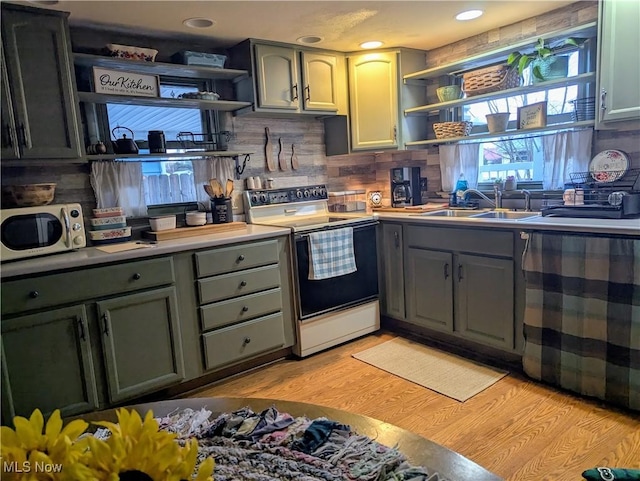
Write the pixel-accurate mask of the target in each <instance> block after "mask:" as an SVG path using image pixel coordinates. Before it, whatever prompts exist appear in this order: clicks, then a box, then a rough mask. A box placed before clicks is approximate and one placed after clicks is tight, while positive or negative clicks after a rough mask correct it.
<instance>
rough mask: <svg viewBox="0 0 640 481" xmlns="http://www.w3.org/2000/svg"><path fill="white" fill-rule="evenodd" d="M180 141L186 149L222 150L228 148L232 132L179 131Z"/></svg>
mask: <svg viewBox="0 0 640 481" xmlns="http://www.w3.org/2000/svg"><path fill="white" fill-rule="evenodd" d="M177 137H178V142H180V145H181V146H182V147H183V148H184V149H185V150H188V151H189V150H196V151H203V150H204V151H207V152H212V151H221V150H227V149H228V143H229V140H230V139H231V132H227V131H224V132H211V133H197V134H194V133H193V132H179V133H178V136H177Z"/></svg>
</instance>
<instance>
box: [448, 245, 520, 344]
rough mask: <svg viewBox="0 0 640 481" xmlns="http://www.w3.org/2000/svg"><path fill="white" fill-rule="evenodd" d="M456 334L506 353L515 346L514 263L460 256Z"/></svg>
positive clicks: (457, 268)
mask: <svg viewBox="0 0 640 481" xmlns="http://www.w3.org/2000/svg"><path fill="white" fill-rule="evenodd" d="M455 258H456V261H457V266H456V284H457V291H456V296H455V297H456V321H455V330H456V331H458V332H459V333H460V334H461V335H463V336H464V337H465V338H468V339H473V340H476V341H480V342H483V343H484V344H490V345H493V346H496V347H499V348H503V349H509V350H510V349H513V347H514V345H513V343H514V335H513V330H514V301H513V293H514V288H513V285H514V279H513V271H514V263H513V261H512V260H510V259H494V258H491V257H484V256H477V255H465V254H458V255H456V256H455Z"/></svg>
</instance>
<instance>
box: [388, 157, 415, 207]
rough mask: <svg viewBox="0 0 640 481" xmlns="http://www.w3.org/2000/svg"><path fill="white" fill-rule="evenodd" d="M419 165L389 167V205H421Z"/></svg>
mask: <svg viewBox="0 0 640 481" xmlns="http://www.w3.org/2000/svg"><path fill="white" fill-rule="evenodd" d="M421 204H422V195H421V192H420V167H397V168H395V169H391V206H392V207H405V206H408V205H421Z"/></svg>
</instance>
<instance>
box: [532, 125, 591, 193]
mask: <svg viewBox="0 0 640 481" xmlns="http://www.w3.org/2000/svg"><path fill="white" fill-rule="evenodd" d="M592 137H593V130H591V129H586V130H577V131H568V132H558V133H557V134H553V135H545V136H543V137H542V149H543V151H544V167H543V180H542V187H543V188H544V189H547V190H550V189H563V188H564V184H565V182H571V177H570V175H569V174H571V173H572V172H587V171H588V170H589V161H590V159H591V139H592Z"/></svg>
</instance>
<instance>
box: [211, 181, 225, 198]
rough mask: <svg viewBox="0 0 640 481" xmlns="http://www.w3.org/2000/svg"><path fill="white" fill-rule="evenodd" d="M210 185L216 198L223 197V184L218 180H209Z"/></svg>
mask: <svg viewBox="0 0 640 481" xmlns="http://www.w3.org/2000/svg"><path fill="white" fill-rule="evenodd" d="M209 185H210V186H211V190H212V191H213V196H214V197H223V196H224V193H223V191H222V184H221V183H220V181H219V180H218V179H211V180H209Z"/></svg>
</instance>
